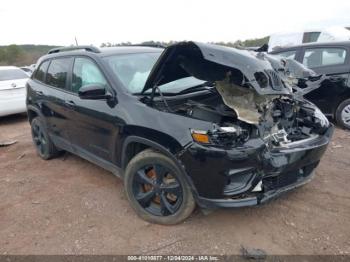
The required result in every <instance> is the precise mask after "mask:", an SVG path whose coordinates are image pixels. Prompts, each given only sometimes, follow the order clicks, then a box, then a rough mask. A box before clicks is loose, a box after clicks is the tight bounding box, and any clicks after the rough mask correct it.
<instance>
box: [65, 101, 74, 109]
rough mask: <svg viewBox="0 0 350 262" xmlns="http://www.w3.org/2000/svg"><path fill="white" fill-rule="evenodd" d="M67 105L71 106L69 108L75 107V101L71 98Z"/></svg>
mask: <svg viewBox="0 0 350 262" xmlns="http://www.w3.org/2000/svg"><path fill="white" fill-rule="evenodd" d="M66 105H67V106H68V107H69V108H75V103H74V102H73V101H71V100H69V101H66Z"/></svg>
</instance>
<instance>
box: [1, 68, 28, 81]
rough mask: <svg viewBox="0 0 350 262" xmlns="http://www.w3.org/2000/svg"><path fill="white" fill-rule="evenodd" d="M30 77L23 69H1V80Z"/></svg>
mask: <svg viewBox="0 0 350 262" xmlns="http://www.w3.org/2000/svg"><path fill="white" fill-rule="evenodd" d="M23 78H28V75H27V74H26V73H24V72H23V71H22V70H21V69H5V70H0V81H6V80H15V79H23Z"/></svg>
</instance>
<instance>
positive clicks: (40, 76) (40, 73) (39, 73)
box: [34, 61, 49, 83]
mask: <svg viewBox="0 0 350 262" xmlns="http://www.w3.org/2000/svg"><path fill="white" fill-rule="evenodd" d="M48 66H49V61H45V62H43V63H41V65H40V66H39V68H38V69H37V70H36V73H35V76H34V79H36V80H38V81H40V82H43V83H44V82H45V75H46V71H47V67H48Z"/></svg>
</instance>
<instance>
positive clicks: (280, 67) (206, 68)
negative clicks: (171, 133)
mask: <svg viewBox="0 0 350 262" xmlns="http://www.w3.org/2000/svg"><path fill="white" fill-rule="evenodd" d="M286 64H288V63H282V62H281V61H280V59H277V58H274V57H273V56H271V55H267V54H264V53H256V52H252V51H247V50H239V49H235V48H230V47H225V46H219V45H213V44H204V43H196V42H181V43H178V44H175V45H172V46H170V47H168V48H166V49H165V50H164V52H163V53H162V55H161V56H160V58H159V59H158V61H157V63H156V64H155V66H154V67H153V69H152V71H151V73H150V75H149V77H148V79H147V81H146V84H145V86H144V89H143V92H145V91H146V90H148V89H152V88H155V87H156V86H160V85H163V84H166V83H169V82H172V81H175V80H177V79H181V78H184V77H189V76H194V77H196V78H198V79H201V80H204V81H212V82H214V81H222V80H224V79H225V78H226V76H227V73H228V72H231V75H235V73H237V72H238V73H240V75H243V77H242V79H241V80H242V82H244V83H246V84H249V85H250V86H252V87H253V88H254V89H255V90H256V92H257V93H258V94H259V95H281V94H291V93H292V90H291V87H290V86H288V84H285V83H284V81H282V80H283V79H282V77H281V73H283V74H284V73H285V72H286V71H288V69H286V68H285V66H286ZM290 64H292V63H290ZM305 69H306V68H305ZM292 70H294V69H292ZM298 70H300V68H298ZM301 70H302V71H303V69H301ZM306 70H307V69H306ZM282 71H283V72H282ZM309 73H310V72H309ZM237 75H238V74H237Z"/></svg>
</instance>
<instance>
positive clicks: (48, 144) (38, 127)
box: [30, 116, 59, 160]
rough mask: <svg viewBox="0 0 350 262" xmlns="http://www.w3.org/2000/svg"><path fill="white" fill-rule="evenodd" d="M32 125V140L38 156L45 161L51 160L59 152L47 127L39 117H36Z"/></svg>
mask: <svg viewBox="0 0 350 262" xmlns="http://www.w3.org/2000/svg"><path fill="white" fill-rule="evenodd" d="M30 125H31V131H32V139H33V143H34V146H35V148H36V151H37V153H38V155H39V156H40V157H41V158H42V159H45V160H48V159H51V158H53V157H55V156H57V155H58V154H59V150H58V149H57V148H56V146H55V145H54V144H53V143H52V141H51V139H50V137H49V135H48V133H47V130H46V127H45V125H44V123H43V121H42V120H41V119H40V117H39V116H37V117H35V118H34V119H33V120H32V122H31V123H30Z"/></svg>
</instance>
